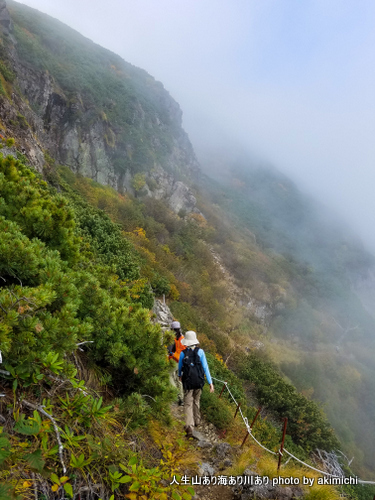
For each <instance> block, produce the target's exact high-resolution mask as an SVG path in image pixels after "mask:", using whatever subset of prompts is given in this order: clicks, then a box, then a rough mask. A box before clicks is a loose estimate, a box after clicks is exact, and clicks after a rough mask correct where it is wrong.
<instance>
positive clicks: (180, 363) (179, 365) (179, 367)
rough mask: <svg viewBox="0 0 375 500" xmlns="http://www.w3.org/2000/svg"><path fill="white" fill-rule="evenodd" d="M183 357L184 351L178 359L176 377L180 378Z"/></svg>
mask: <svg viewBox="0 0 375 500" xmlns="http://www.w3.org/2000/svg"><path fill="white" fill-rule="evenodd" d="M184 357H185V354H184V351H181V354H180V359H179V360H178V376H179V378H181V371H182V361H183V359H184Z"/></svg>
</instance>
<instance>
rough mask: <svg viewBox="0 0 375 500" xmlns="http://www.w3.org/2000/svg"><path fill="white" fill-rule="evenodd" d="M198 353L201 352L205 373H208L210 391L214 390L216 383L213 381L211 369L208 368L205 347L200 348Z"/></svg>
mask: <svg viewBox="0 0 375 500" xmlns="http://www.w3.org/2000/svg"><path fill="white" fill-rule="evenodd" d="M198 354H199V357H200V358H201V363H202V366H203V370H204V373H205V375H206V379H207V382H208V383H209V384H210V392H214V385H213V383H212V378H211V373H210V369H209V368H208V364H207V359H206V355H205V353H204V351H203V349H200V350H199V353H198Z"/></svg>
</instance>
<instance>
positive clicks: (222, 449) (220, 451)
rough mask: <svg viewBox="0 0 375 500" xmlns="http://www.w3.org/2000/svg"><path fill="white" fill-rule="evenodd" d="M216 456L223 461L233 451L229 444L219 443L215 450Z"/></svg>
mask: <svg viewBox="0 0 375 500" xmlns="http://www.w3.org/2000/svg"><path fill="white" fill-rule="evenodd" d="M215 451H216V454H217V456H218V457H219V458H220V459H221V460H223V459H224V458H227V457H228V455H230V454H231V453H232V451H233V449H232V447H231V445H230V444H229V443H220V444H218V445H217V446H216V448H215Z"/></svg>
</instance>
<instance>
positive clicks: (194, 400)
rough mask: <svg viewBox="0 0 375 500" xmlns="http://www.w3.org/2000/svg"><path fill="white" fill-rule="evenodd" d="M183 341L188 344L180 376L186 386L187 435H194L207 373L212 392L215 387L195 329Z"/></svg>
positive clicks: (180, 367) (179, 365)
mask: <svg viewBox="0 0 375 500" xmlns="http://www.w3.org/2000/svg"><path fill="white" fill-rule="evenodd" d="M181 343H182V344H183V345H184V346H186V349H185V350H184V351H182V352H181V354H180V361H179V362H178V376H179V377H180V380H181V381H182V384H183V388H184V405H185V419H186V425H185V431H186V436H187V437H194V436H193V429H194V427H198V425H199V424H200V421H201V416H200V411H199V404H200V398H201V393H202V388H203V386H204V376H205V375H206V379H207V382H208V383H209V384H210V392H214V390H215V388H214V385H213V383H212V378H211V374H210V370H209V368H208V364H207V360H206V355H205V353H204V351H203V349H201V348H200V347H199V340H198V339H197V334H196V333H195V332H193V331H188V332H186V333H185V338H184V339H183V340H182V341H181Z"/></svg>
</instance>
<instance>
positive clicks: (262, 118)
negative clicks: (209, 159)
mask: <svg viewBox="0 0 375 500" xmlns="http://www.w3.org/2000/svg"><path fill="white" fill-rule="evenodd" d="M24 3H26V4H28V5H30V6H32V7H35V8H37V9H40V10H42V11H44V12H46V13H48V14H50V15H52V16H55V17H57V18H58V19H60V20H61V21H63V22H65V23H67V24H68V25H70V26H72V27H73V28H75V29H77V30H78V31H80V32H81V33H83V34H84V35H86V36H87V37H89V38H91V39H92V40H94V41H95V42H97V43H99V44H101V45H102V46H104V47H107V48H109V49H111V50H113V51H115V52H116V53H118V54H120V55H121V56H123V57H124V59H125V60H127V61H129V62H131V63H133V64H135V65H137V66H140V67H142V68H144V69H146V70H147V71H148V72H149V73H151V74H152V75H153V76H154V77H155V78H157V79H159V80H160V81H162V82H163V84H164V85H165V87H166V88H167V89H168V90H169V91H170V93H171V94H172V96H173V97H174V98H175V99H176V100H177V101H178V102H179V103H180V105H181V107H182V110H183V113H184V126H185V128H186V129H187V131H188V132H189V134H190V137H191V139H192V141H193V143H194V145H195V146H196V148H197V150H198V151H201V150H202V146H204V145H206V144H207V143H210V145H211V147H212V146H214V147H215V146H216V144H220V145H222V144H223V142H227V141H230V140H235V141H237V142H238V143H240V144H242V145H244V146H245V147H246V148H248V149H249V150H250V151H251V152H253V153H256V154H258V155H259V156H260V157H261V158H263V159H264V160H265V161H268V162H271V163H272V164H274V165H275V166H277V167H278V168H279V169H281V170H282V171H284V172H286V173H288V174H290V175H292V177H293V178H294V179H295V180H296V181H297V182H298V184H299V185H300V186H301V187H302V188H303V189H305V190H307V191H309V192H311V193H312V194H313V195H314V196H316V197H317V198H319V199H320V200H321V201H323V203H325V204H326V205H328V206H330V207H333V208H334V209H335V210H337V211H338V212H339V213H340V214H342V215H343V216H344V217H345V218H346V220H347V221H349V222H350V223H351V225H352V226H353V227H354V228H356V229H357V230H358V231H359V233H360V234H361V236H362V237H363V238H364V240H365V241H366V242H367V243H368V244H369V245H370V246H371V248H372V249H375V232H374V231H373V222H372V217H371V215H372V212H373V211H374V208H375V207H374V196H373V180H374V179H373V175H374V174H373V164H374V158H375V143H374V141H373V137H374V133H375V113H374V107H375V100H374V95H373V88H374V83H375V82H374V79H375V74H374V68H375V64H374V62H375V61H374V59H375V49H374V47H375V43H374V37H375V33H374V31H373V25H374V18H375V5H374V3H373V2H371V1H363V2H360V3H358V2H353V1H345V2H342V1H331V2H323V1H307V2H298V3H296V2H293V1H292V0H287V1H284V2H277V1H276V0H269V1H264V2H263V1H262V2H259V1H243V0H237V1H234V2H230V3H229V2H223V1H219V2H217V1H216V0H208V1H206V2H200V1H199V0H192V1H189V2H181V3H178V4H176V2H174V1H173V0H161V1H159V2H153V1H152V0H141V1H139V2H134V1H130V0H125V1H124V0H121V1H120V0H109V1H108V2H107V3H106V4H105V6H104V5H103V4H102V3H100V2H90V1H89V0H80V1H79V2H76V1H73V0H67V1H64V2H63V1H59V0H54V1H53V2H51V1H49V0H26V1H25V2H24Z"/></svg>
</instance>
